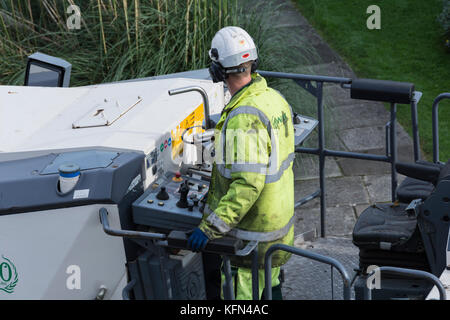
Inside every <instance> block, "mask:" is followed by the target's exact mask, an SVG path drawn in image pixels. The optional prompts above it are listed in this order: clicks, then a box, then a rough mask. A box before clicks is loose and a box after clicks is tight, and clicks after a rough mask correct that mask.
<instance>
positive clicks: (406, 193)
mask: <svg viewBox="0 0 450 320" xmlns="http://www.w3.org/2000/svg"><path fill="white" fill-rule="evenodd" d="M433 190H434V185H433V184H432V183H431V182H427V181H423V180H418V179H414V178H410V177H406V178H405V180H403V182H402V183H401V184H400V186H399V187H398V188H397V199H398V201H400V202H403V203H410V202H411V201H413V200H415V199H422V200H425V199H426V198H427V197H428V196H429V195H430V194H431V192H433Z"/></svg>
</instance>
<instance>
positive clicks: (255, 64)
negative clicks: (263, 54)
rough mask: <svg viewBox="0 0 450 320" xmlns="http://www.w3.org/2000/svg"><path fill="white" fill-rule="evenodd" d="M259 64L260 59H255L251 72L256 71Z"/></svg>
mask: <svg viewBox="0 0 450 320" xmlns="http://www.w3.org/2000/svg"><path fill="white" fill-rule="evenodd" d="M258 66H259V59H256V60H255V61H253V63H252V69H251V73H255V72H256V69H258Z"/></svg>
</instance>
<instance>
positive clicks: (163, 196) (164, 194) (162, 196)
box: [156, 187, 169, 200]
mask: <svg viewBox="0 0 450 320" xmlns="http://www.w3.org/2000/svg"><path fill="white" fill-rule="evenodd" d="M156 198H157V199H158V200H168V199H169V194H168V193H167V191H166V187H161V189H160V190H159V192H158V194H157V195H156Z"/></svg>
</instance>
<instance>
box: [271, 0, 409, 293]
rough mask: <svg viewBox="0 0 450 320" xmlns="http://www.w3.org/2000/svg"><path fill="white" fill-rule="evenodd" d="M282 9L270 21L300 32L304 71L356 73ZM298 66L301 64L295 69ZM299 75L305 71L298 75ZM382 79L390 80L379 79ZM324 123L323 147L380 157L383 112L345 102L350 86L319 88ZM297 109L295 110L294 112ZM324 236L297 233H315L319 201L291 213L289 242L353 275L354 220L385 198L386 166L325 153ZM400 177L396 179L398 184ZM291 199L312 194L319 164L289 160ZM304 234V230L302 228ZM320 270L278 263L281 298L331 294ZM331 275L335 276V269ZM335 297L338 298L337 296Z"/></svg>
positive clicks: (405, 153) (378, 106) (326, 273)
mask: <svg viewBox="0 0 450 320" xmlns="http://www.w3.org/2000/svg"><path fill="white" fill-rule="evenodd" d="M276 2H277V3H281V4H283V6H282V8H280V10H278V11H277V12H274V19H272V20H271V21H270V23H272V24H273V27H274V28H279V29H280V32H286V33H295V34H302V35H304V36H306V37H307V41H308V42H309V43H310V44H311V45H312V46H313V47H314V49H315V50H316V52H317V53H318V55H319V56H320V58H319V59H317V58H314V59H313V60H314V61H315V62H314V64H311V65H309V66H307V68H306V69H307V70H309V71H310V72H309V73H310V74H317V75H326V76H339V77H348V78H357V76H356V75H355V74H354V73H353V71H352V70H351V68H350V67H349V66H348V65H347V64H346V63H345V62H344V61H343V59H342V58H340V57H339V55H338V54H337V53H336V52H334V51H333V50H332V49H331V48H330V47H329V46H328V45H327V43H325V41H323V40H322V38H321V37H320V36H319V35H318V33H317V32H316V31H315V30H314V29H313V28H312V27H311V25H310V24H309V23H308V22H307V20H306V19H305V18H304V17H303V16H302V15H301V14H300V13H299V11H298V10H297V9H296V8H295V7H294V5H293V4H292V3H291V2H290V1H289V0H277V1H276ZM302 70H305V66H302V67H301V68H299V71H302ZM300 73H304V72H300ZM386 80H389V79H386ZM324 94H325V103H326V105H327V106H328V108H327V110H326V114H325V116H326V118H327V119H326V120H327V122H328V123H330V121H331V123H332V124H333V127H334V128H333V130H334V132H332V134H331V135H328V136H329V137H331V139H329V141H327V142H326V147H327V148H332V149H335V150H345V151H354V152H362V153H373V154H385V134H384V132H385V131H384V130H385V129H384V126H385V124H386V122H388V121H389V117H390V116H389V112H388V111H387V110H386V108H385V107H384V105H383V104H382V103H378V102H370V101H363V100H352V99H350V92H349V90H346V89H343V88H341V87H340V86H338V85H331V84H326V85H325V86H324ZM298 111H299V112H300V113H301V110H298ZM397 138H398V155H399V159H400V161H412V160H413V146H412V139H411V138H410V137H409V136H408V134H407V133H406V132H405V130H404V129H403V128H402V127H401V126H400V125H398V126H397ZM325 168H326V177H327V178H326V186H327V192H326V207H327V217H326V231H327V233H326V234H327V238H326V239H315V240H316V241H313V242H306V243H305V241H304V239H303V236H302V235H303V234H304V233H307V235H308V236H309V235H311V232H312V233H315V234H320V204H319V199H315V200H313V201H311V202H308V203H307V204H305V205H303V206H301V207H299V208H297V209H296V210H295V219H296V220H295V234H296V245H297V246H299V247H302V248H308V249H311V250H315V251H316V252H319V253H324V254H329V255H331V256H334V257H335V258H337V259H338V260H340V261H342V263H344V265H345V266H346V267H347V268H348V272H349V273H352V271H353V270H352V268H354V267H356V266H357V264H358V257H357V255H358V249H357V248H356V247H355V246H354V245H353V244H352V243H351V233H352V230H353V226H354V224H355V222H356V219H357V218H358V216H359V215H360V213H361V212H362V211H363V210H364V209H365V208H367V207H368V206H369V205H370V204H373V203H375V202H389V201H390V200H391V188H390V164H388V163H380V162H373V161H362V160H356V159H345V158H339V159H338V158H328V157H327V158H326V167H325ZM403 178H404V177H402V176H399V183H400V182H401V181H402V180H403ZM295 179H296V182H295V197H296V199H297V200H298V199H301V198H302V197H304V196H306V195H308V194H311V193H312V192H314V191H316V190H317V189H318V187H319V180H318V163H317V158H315V157H313V156H307V155H305V156H298V155H297V157H296V163H295ZM308 232H309V233H308ZM321 268H322V267H319V266H318V265H316V264H314V263H311V261H308V260H306V259H304V258H298V257H293V258H292V259H291V260H290V261H289V263H288V264H286V266H285V273H286V280H287V281H286V282H285V286H284V289H283V293H284V296H285V298H286V299H330V298H331V290H330V280H329V277H330V268H329V267H323V268H322V269H321ZM335 274H336V275H335V279H337V278H339V276H338V275H337V272H335ZM338 296H339V295H338Z"/></svg>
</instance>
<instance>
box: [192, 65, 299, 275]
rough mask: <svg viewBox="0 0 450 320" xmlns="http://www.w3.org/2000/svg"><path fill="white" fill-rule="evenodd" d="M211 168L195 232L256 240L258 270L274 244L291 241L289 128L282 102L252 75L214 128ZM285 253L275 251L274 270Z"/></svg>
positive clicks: (237, 260) (238, 260)
mask: <svg viewBox="0 0 450 320" xmlns="http://www.w3.org/2000/svg"><path fill="white" fill-rule="evenodd" d="M215 153H216V157H215V163H214V165H213V171H212V178H211V184H210V189H209V195H208V200H207V207H206V210H205V215H204V217H203V220H202V222H201V224H200V229H202V231H203V232H205V234H206V235H207V236H208V237H209V238H210V239H215V238H218V237H221V236H223V235H224V234H229V235H232V236H235V237H237V238H241V239H243V240H245V241H250V240H257V241H259V242H260V243H259V246H258V253H259V254H258V257H259V259H258V261H259V267H260V268H262V267H263V263H264V254H265V252H266V251H267V249H268V248H269V247H270V246H271V245H272V244H275V243H284V244H289V245H292V243H293V239H294V227H293V215H294V176H293V171H292V163H293V160H294V157H295V153H294V128H293V123H292V110H291V108H290V106H289V104H288V103H287V102H286V100H285V99H284V98H283V97H282V96H281V95H280V94H279V93H278V92H277V91H275V90H273V89H271V88H269V87H267V83H266V80H265V79H264V78H263V77H261V76H260V75H258V74H256V73H255V74H252V82H251V83H250V85H248V86H246V87H244V88H243V89H241V90H240V91H239V92H237V93H236V94H235V95H234V96H233V97H232V99H231V101H230V102H229V103H228V105H227V106H226V107H225V109H224V110H223V112H222V116H221V118H220V120H219V122H218V124H217V126H216V133H215ZM289 257H290V254H289V253H285V252H282V251H277V252H275V253H274V255H273V259H272V263H273V266H274V267H277V266H281V265H283V264H284V263H286V261H287V260H288V259H289ZM231 262H232V264H233V265H235V266H238V267H239V266H240V267H247V268H248V267H250V266H251V257H250V256H249V257H244V258H242V257H231Z"/></svg>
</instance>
